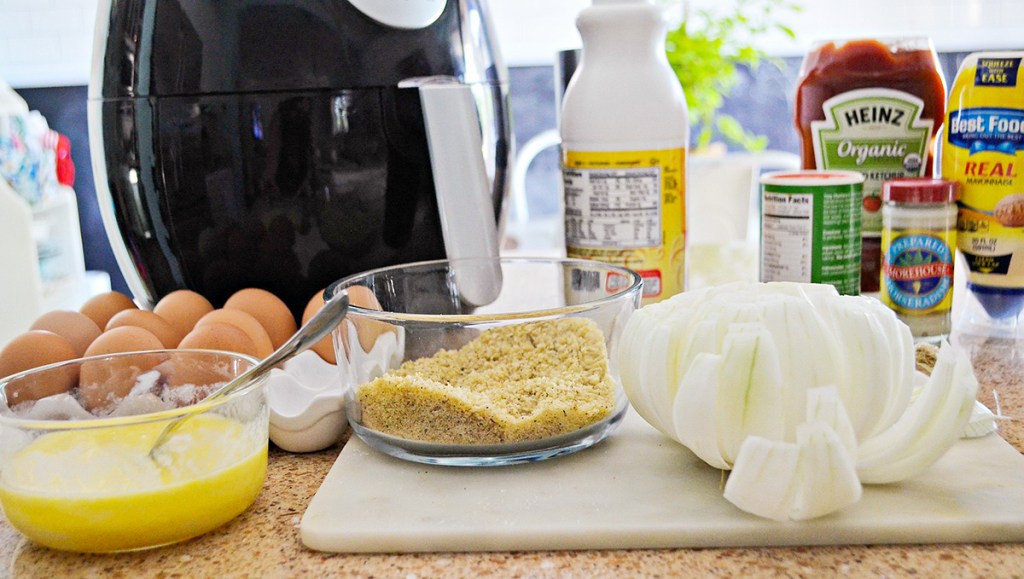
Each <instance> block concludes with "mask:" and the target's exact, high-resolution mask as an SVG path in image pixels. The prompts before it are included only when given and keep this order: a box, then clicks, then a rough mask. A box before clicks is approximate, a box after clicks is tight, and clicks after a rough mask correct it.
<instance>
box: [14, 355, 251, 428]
mask: <svg viewBox="0 0 1024 579" xmlns="http://www.w3.org/2000/svg"><path fill="white" fill-rule="evenodd" d="M145 354H202V355H211V356H212V355H220V356H228V357H230V358H234V359H236V360H241V361H245V362H249V363H250V364H252V365H253V366H255V365H256V364H258V363H259V360H258V359H256V358H254V357H252V356H249V355H246V354H239V353H238V352H228V351H225V350H196V349H188V348H186V349H182V350H177V349H163V350H138V351H132V352H118V353H115V354H99V355H96V356H88V357H85V358H75V359H74V360H67V361H64V362H55V363H53V364H47V365H45V366H39V367H38V368H32V369H31V370H25V371H24V372H19V373H17V374H11V375H10V376H7V377H5V378H0V393H2V392H3V391H4V389H5V388H6V387H7V385H8V384H9V383H10V382H13V381H14V380H19V379H21V378H23V377H25V376H28V375H29V374H34V373H36V372H43V371H49V370H54V369H57V368H61V367H64V366H72V365H81V364H83V363H85V362H90V361H98V360H109V359H111V358H123V357H128V356H138V355H145ZM267 377H268V375H267V374H264V375H263V376H261V377H258V378H255V379H253V380H252V381H251V382H250V383H249V384H247V385H245V386H243V387H241V388H239V389H237V390H235V391H234V392H231V393H229V394H226V395H224V396H220V397H218V398H216V399H215V400H211V401H206V400H205V399H204V400H200V401H199V402H197V403H195V404H189V405H188V406H182V407H181V408H173V409H170V410H162V411H160V412H149V413H146V414H137V415H133V416H112V417H104V418H89V419H74V420H40V419H35V418H18V417H15V416H10V415H4V414H0V427H10V428H17V429H20V430H25V431H59V430H86V429H91V428H116V427H121V426H128V425H133V424H145V423H149V422H164V421H168V420H171V419H174V418H177V417H179V416H186V415H190V414H199V413H201V412H206V411H208V410H212V409H214V408H218V407H220V406H223V405H225V404H229V403H231V402H232V401H234V400H236V399H238V398H241V397H243V396H245V395H247V394H248V393H249V392H250V391H252V390H253V389H255V388H258V387H260V386H262V385H263V384H264V383H266V381H267ZM3 398H4V399H5V402H6V395H3Z"/></svg>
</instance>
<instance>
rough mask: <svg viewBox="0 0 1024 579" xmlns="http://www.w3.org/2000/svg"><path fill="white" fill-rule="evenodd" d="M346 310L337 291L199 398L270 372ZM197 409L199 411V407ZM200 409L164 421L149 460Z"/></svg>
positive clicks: (344, 295) (230, 389) (345, 295)
mask: <svg viewBox="0 0 1024 579" xmlns="http://www.w3.org/2000/svg"><path fill="white" fill-rule="evenodd" d="M347 311H348V293H347V292H341V293H340V294H338V295H336V296H334V297H333V298H331V299H330V300H328V301H327V302H326V303H324V306H323V307H322V308H320V311H319V312H317V313H316V315H314V316H313V317H312V318H311V319H310V320H309V322H307V323H306V325H304V326H302V327H301V328H299V331H297V332H295V335H293V336H292V337H291V338H288V341H287V342H285V343H284V344H281V347H280V348H278V349H277V350H274V351H273V352H272V353H271V354H270V355H269V356H267V357H266V358H264V359H263V361H262V362H260V363H259V364H256V365H255V366H253V367H252V368H249V369H248V370H246V371H245V372H243V373H242V374H239V375H238V377H236V378H235V379H233V380H231V381H230V382H228V383H227V384H225V385H223V386H221V387H220V388H218V389H216V390H214V391H213V392H211V393H210V395H209V396H207V397H206V398H204V399H203V401H204V402H205V401H207V400H214V399H217V398H221V397H223V396H227V395H228V394H230V393H231V392H234V391H235V390H236V389H238V388H240V387H242V386H244V385H246V384H249V383H250V382H252V381H253V380H255V379H256V378H259V377H260V376H262V375H264V374H266V373H267V372H270V371H271V370H273V369H274V367H275V366H277V365H278V364H280V363H281V362H284V361H285V360H287V359H289V358H291V357H292V356H294V355H296V354H298V353H299V352H303V351H305V350H307V349H309V348H310V347H311V346H312V345H313V344H316V343H317V342H319V341H320V340H321V339H322V338H323V337H324V336H326V335H327V334H328V333H329V332H330V331H331V330H333V329H334V328H335V327H337V325H338V324H340V323H341V320H342V319H344V318H345V312H347ZM200 412H201V411H200ZM200 412H192V413H189V414H185V415H183V416H179V417H178V418H175V419H174V420H172V421H171V423H170V424H168V425H167V426H166V427H165V428H164V430H163V432H161V433H160V436H158V437H157V439H156V442H155V443H154V444H153V448H151V449H150V450H149V457H150V458H152V459H153V460H157V454H158V451H159V450H160V447H162V446H163V445H164V443H166V442H167V440H168V439H170V438H171V435H173V434H174V432H175V431H176V430H178V429H179V428H181V425H182V424H183V423H184V422H185V421H186V420H188V419H189V418H191V417H192V416H195V415H196V414H199V413H200Z"/></svg>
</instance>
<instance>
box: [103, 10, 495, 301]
mask: <svg viewBox="0 0 1024 579" xmlns="http://www.w3.org/2000/svg"><path fill="white" fill-rule="evenodd" d="M491 30H492V29H491V26H490V24H489V20H488V14H487V12H486V5H485V4H484V0H333V1H331V0H287V1H286V0H281V1H274V0H215V1H211V0H106V1H102V2H101V3H100V7H99V18H98V23H97V44H96V46H97V49H96V54H95V55H94V59H95V65H94V69H93V77H92V82H91V85H90V95H89V96H90V102H89V124H90V127H89V129H90V137H91V146H92V151H93V160H94V165H95V167H94V168H95V175H96V181H97V183H96V185H97V187H96V189H97V191H98V194H99V196H100V206H101V211H102V212H103V217H104V223H105V225H106V228H107V233H108V235H109V237H110V240H111V243H112V245H113V246H114V253H115V255H117V257H118V263H119V266H120V268H121V270H122V273H123V274H124V275H125V278H126V279H127V281H128V284H129V286H130V287H131V288H132V292H133V293H134V294H135V297H136V298H137V299H138V300H139V301H141V302H143V303H145V304H153V303H155V302H156V301H157V300H159V299H160V298H161V297H162V296H164V295H166V294H167V293H170V292H171V291H173V290H176V289H180V288H188V289H192V290H195V291H198V292H199V293H201V294H203V295H205V296H206V297H207V298H208V299H210V301H211V302H213V304H214V305H215V306H219V305H220V304H222V303H223V302H224V300H226V299H227V297H229V296H230V295H231V294H232V293H233V292H235V291H236V290H238V289H241V288H244V287H260V288H264V289H267V290H269V291H271V292H273V293H275V294H277V295H278V296H280V297H281V298H282V299H284V300H285V301H286V302H287V303H288V304H289V306H290V307H291V308H292V310H293V311H295V312H300V311H301V309H302V308H303V306H304V305H305V303H306V301H308V300H309V298H310V297H312V296H313V295H314V293H315V292H316V291H317V290H320V289H322V288H323V287H325V286H326V285H328V284H329V283H330V282H332V281H334V280H336V279H338V278H340V277H343V276H345V275H348V274H352V273H356V272H359V271H364V270H367V269H372V268H375V267H380V266H384V265H391V264H396V263H404V262H412V261H419V260H427V259H439V258H444V257H446V256H448V257H453V256H452V245H453V242H452V241H451V239H450V238H449V236H450V235H452V236H455V237H458V236H460V235H461V236H467V235H468V236H470V237H473V236H478V235H479V231H484V232H488V233H486V235H485V236H484V237H483V238H480V239H476V238H474V239H471V240H470V241H469V242H466V241H465V240H464V241H463V247H464V248H465V247H470V248H472V249H470V250H465V249H463V250H462V251H461V253H459V256H464V255H475V254H476V253H482V254H494V253H496V251H497V247H496V245H497V239H496V234H495V233H494V231H495V224H496V223H497V222H498V221H499V220H500V215H501V209H502V202H503V199H504V197H505V193H506V186H507V175H506V169H507V167H508V165H509V162H510V159H509V154H510V153H509V152H510V138H511V136H510V135H511V131H510V126H509V125H510V122H509V113H508V99H507V93H508V83H507V73H506V71H505V69H504V67H503V64H502V62H501V59H500V57H499V56H498V54H497V51H496V46H495V45H494V38H493V34H492V32H491ZM424 87H441V88H454V89H457V90H454V91H452V92H451V94H452V95H453V97H455V99H456V100H455V101H453V103H452V104H448V103H447V102H445V101H444V99H446V98H448V97H447V96H444V95H446V94H448V93H447V92H445V91H442V93H440V94H441V97H440V98H441V99H442V100H441V101H439V104H437V105H435V108H437V110H441V111H445V112H446V114H448V115H449V116H451V114H452V113H453V111H454V113H455V116H456V117H457V119H456V120H459V119H466V121H467V126H471V127H472V128H473V130H472V131H470V132H472V133H474V134H472V135H470V136H471V137H472V138H473V139H475V140H470V141H469V149H468V150H469V151H470V152H471V153H472V152H475V151H477V150H479V151H481V153H482V154H481V155H474V154H471V153H470V154H466V153H465V151H466V150H467V149H463V152H462V153H459V152H458V149H456V150H455V151H448V152H447V153H446V156H444V155H439V154H437V150H438V148H440V147H443V146H446V145H447V144H448V143H449V142H450V141H453V140H455V139H458V138H461V137H457V136H456V135H454V134H453V133H454V132H455V131H453V130H452V129H451V128H450V127H449V126H448V125H447V124H446V123H448V121H441V122H440V124H439V125H438V124H437V123H435V125H437V126H434V127H433V128H430V129H429V131H432V138H428V136H429V135H428V127H430V126H431V119H430V118H425V117H429V116H430V115H425V114H424V110H429V108H430V107H428V106H427V102H426V100H425V99H426V95H425V90H426V89H424ZM460 98H461V101H460V100H459V99H460ZM458 102H462V103H463V105H465V103H468V107H469V109H470V110H469V111H463V112H459V111H460V109H458V106H459V105H458ZM463 113H464V114H463ZM438 116H441V115H438ZM467 157H469V158H467ZM472 157H479V158H475V159H474V158H472ZM467 167H469V168H470V176H469V177H468V179H469V184H467V181H466V179H467V178H462V180H460V178H459V177H457V176H456V177H454V178H447V180H445V179H441V175H438V173H440V172H447V171H449V170H452V171H456V172H459V171H463V172H464V171H465V170H467V169H466V168H467ZM473 167H479V169H478V170H477V173H473V172H472V168H473ZM442 182H446V183H448V185H447V186H443V185H441V183H442ZM435 183H437V184H438V185H437V186H436V187H435ZM452 183H454V184H455V185H454V186H453V185H452ZM443 187H447V188H448V189H449V191H448V192H447V193H445V194H446V195H448V199H450V201H449V202H448V205H449V206H450V207H458V208H460V209H464V208H465V207H464V206H466V207H470V208H472V207H474V206H476V207H481V206H482V207H483V208H484V210H483V211H482V212H478V213H476V214H473V213H470V214H469V215H470V217H467V216H466V214H464V213H463V214H457V215H456V216H454V217H453V216H447V217H444V218H443V217H442V215H441V214H440V213H439V210H438V207H439V202H438V196H439V195H442V191H441V189H442V188H443ZM441 206H442V207H444V206H445V203H443V202H442V203H441ZM472 215H476V216H478V217H472ZM442 223H444V225H445V227H446V230H445V231H444V232H442ZM449 229H454V230H456V231H455V232H454V233H453V232H451V231H449ZM446 239H447V240H448V242H447V244H446V241H445V240H446ZM467 243H468V245H467ZM446 245H447V247H446ZM446 249H447V250H446Z"/></svg>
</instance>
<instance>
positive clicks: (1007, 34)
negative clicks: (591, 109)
mask: <svg viewBox="0 0 1024 579" xmlns="http://www.w3.org/2000/svg"><path fill="white" fill-rule="evenodd" d="M658 1H660V2H661V3H663V4H672V3H676V4H678V0H675V2H673V0H658ZM796 1H797V2H799V3H801V4H802V5H803V6H804V10H803V11H802V12H800V13H797V14H792V15H790V16H787V17H786V18H785V23H786V24H787V25H789V26H791V27H792V28H793V29H794V30H795V31H796V32H797V37H798V38H797V41H796V42H794V41H792V40H789V39H788V38H787V37H786V36H784V35H782V34H778V35H775V36H773V37H771V38H766V39H764V41H763V42H761V45H762V47H763V48H765V49H766V50H768V51H769V52H771V53H773V54H776V55H779V56H797V55H801V54H804V53H805V52H807V50H808V48H810V46H811V45H812V44H813V43H814V42H815V41H817V40H822V39H830V38H853V37H876V38H877V37H892V36H908V35H927V36H930V37H931V38H932V40H933V42H934V43H935V46H936V48H938V49H939V50H942V51H971V50H985V49H1024V0H796ZM490 2H491V5H492V8H493V11H494V14H495V16H496V22H495V24H496V27H497V34H498V38H499V40H500V41H501V44H502V48H503V51H504V56H505V60H506V61H507V62H508V64H509V66H517V65H534V64H550V63H551V62H552V61H553V55H554V54H555V52H557V51H559V50H562V49H565V48H573V47H577V46H579V43H580V40H579V34H578V33H577V32H576V28H575V24H574V20H575V17H576V13H577V12H579V10H580V9H582V8H583V7H585V6H588V5H589V4H590V2H589V1H588V0H490ZM732 3H733V2H732V0H691V9H698V8H706V9H709V10H712V11H714V10H716V8H717V7H719V6H721V5H729V4H732Z"/></svg>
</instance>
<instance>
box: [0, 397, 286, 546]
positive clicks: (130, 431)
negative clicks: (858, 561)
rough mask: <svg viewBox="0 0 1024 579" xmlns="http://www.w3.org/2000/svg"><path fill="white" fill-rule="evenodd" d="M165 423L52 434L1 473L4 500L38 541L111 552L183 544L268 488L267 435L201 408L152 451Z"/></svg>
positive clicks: (12, 520) (10, 515)
mask: <svg viewBox="0 0 1024 579" xmlns="http://www.w3.org/2000/svg"><path fill="white" fill-rule="evenodd" d="M165 425H166V423H150V424H138V425H131V426H121V427H117V428H97V429H92V430H82V431H78V432H55V433H51V434H46V435H43V436H41V437H39V438H38V439H36V440H35V441H33V442H32V443H31V444H29V445H28V446H26V447H25V448H23V449H21V450H19V451H18V452H17V453H16V454H15V455H14V456H13V457H12V458H11V460H10V461H9V462H8V463H7V464H6V465H5V466H4V469H3V472H2V473H0V504H2V505H3V510H4V513H5V514H6V516H7V519H8V520H9V521H10V523H11V524H12V525H13V526H14V527H15V528H17V529H18V530H19V531H21V532H22V533H24V534H25V535H26V536H28V537H29V538H30V539H32V540H34V541H36V542H38V543H41V544H43V545H47V546H50V547H55V548H58V549H65V550H71V551H87V552H107V551H123V550H131V549H139V548H144V547H151V546H157V545H164V544H168V543H173V542H177V541H182V540H185V539H188V538H191V537H195V536H198V535H200V534H202V533H205V532H207V531H210V530H212V529H214V528H216V527H218V526H220V525H222V524H224V523H226V522H228V521H230V520H231V519H233V518H234V517H236V516H237V515H239V514H240V513H241V512H242V511H244V510H245V509H246V508H248V506H249V505H250V504H252V502H253V500H255V498H256V495H258V494H259V492H260V489H261V488H262V487H263V480H264V478H265V476H266V471H267V443H266V440H265V439H264V440H262V441H260V443H256V442H254V441H253V440H252V434H250V433H246V432H245V429H244V426H243V425H242V424H240V423H238V422H236V421H234V420H230V419H227V418H224V417H222V416H217V415H212V414H201V415H197V416H194V417H192V418H190V419H189V420H187V421H185V422H184V423H183V424H182V426H181V429H180V430H179V431H178V432H177V433H176V434H175V436H174V437H172V438H171V439H170V440H169V441H168V442H167V443H166V445H165V446H164V447H163V448H162V449H161V451H160V452H161V453H160V457H159V460H158V461H156V460H153V459H152V458H150V457H149V450H150V448H152V446H153V442H154V441H155V440H156V438H157V436H158V435H159V434H160V432H161V431H162V430H163V428H164V426H165Z"/></svg>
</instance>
